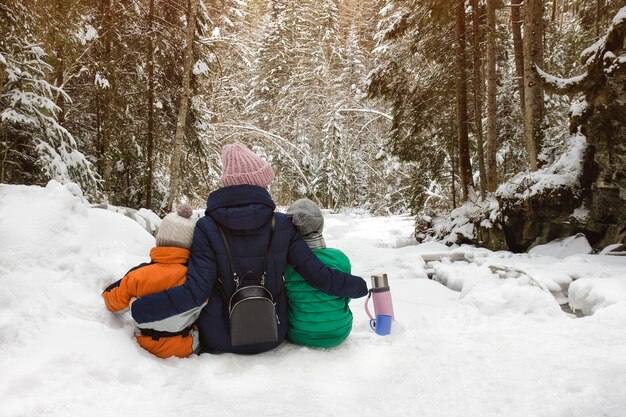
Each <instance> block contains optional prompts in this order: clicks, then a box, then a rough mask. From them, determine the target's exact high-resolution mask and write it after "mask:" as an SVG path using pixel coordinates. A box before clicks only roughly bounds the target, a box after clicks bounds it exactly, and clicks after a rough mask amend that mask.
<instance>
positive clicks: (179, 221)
mask: <svg viewBox="0 0 626 417" xmlns="http://www.w3.org/2000/svg"><path fill="white" fill-rule="evenodd" d="M196 221H198V218H197V216H194V214H193V210H192V208H191V206H190V205H189V204H186V203H185V204H181V205H180V206H178V207H177V208H176V212H175V213H170V214H168V215H167V216H165V217H164V218H163V221H162V222H161V226H160V227H159V230H158V231H157V235H156V245H157V246H174V247H177V248H183V249H189V248H191V241H192V240H193V230H194V229H195V227H196Z"/></svg>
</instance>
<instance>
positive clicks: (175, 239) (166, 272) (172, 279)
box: [102, 204, 201, 358]
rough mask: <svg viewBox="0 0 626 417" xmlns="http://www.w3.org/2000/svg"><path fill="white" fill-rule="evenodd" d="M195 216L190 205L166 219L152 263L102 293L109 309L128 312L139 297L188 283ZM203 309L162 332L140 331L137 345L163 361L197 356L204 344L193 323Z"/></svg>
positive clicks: (175, 320) (176, 320) (175, 319)
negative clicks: (164, 359)
mask: <svg viewBox="0 0 626 417" xmlns="http://www.w3.org/2000/svg"><path fill="white" fill-rule="evenodd" d="M193 217H194V216H193V210H192V209H191V207H190V206H189V205H188V204H183V205H181V206H179V207H178V209H177V210H176V213H170V214H168V215H167V216H165V218H164V219H163V222H162V223H161V226H160V227H159V230H158V232H157V235H156V247H154V248H152V249H151V250H150V258H151V262H150V263H145V264H141V265H138V266H136V267H134V268H132V269H131V270H130V271H128V272H127V273H126V275H125V276H124V277H123V278H122V279H120V280H119V281H116V282H114V283H113V284H111V285H109V286H108V287H107V288H106V289H105V290H104V292H103V293H102V297H104V302H105V303H106V306H107V308H108V309H109V310H111V311H113V312H116V313H121V312H125V311H127V310H128V308H129V307H130V304H131V303H132V302H133V301H134V299H135V298H139V297H143V296H146V295H149V294H153V293H157V292H160V291H165V290H167V289H169V288H172V287H176V286H178V285H181V284H183V283H184V282H185V274H186V273H187V261H188V260H189V255H190V250H189V248H191V241H192V239H193V231H194V228H195V225H196V220H197V218H193ZM200 310H201V308H198V309H197V311H194V312H193V314H190V315H187V316H186V317H182V318H181V317H173V318H172V319H173V320H172V322H170V323H160V324H159V325H160V326H161V328H159V329H155V328H148V327H144V328H139V329H138V334H137V335H136V337H137V343H139V345H140V346H141V347H143V348H144V349H146V350H147V351H149V352H151V353H153V354H154V355H156V356H158V357H160V358H169V357H171V356H178V357H179V358H184V357H187V356H189V355H191V354H192V353H197V352H198V351H199V348H200V342H199V337H198V331H197V330H196V329H195V328H193V327H192V324H193V322H194V321H196V319H197V318H198V316H199V315H200Z"/></svg>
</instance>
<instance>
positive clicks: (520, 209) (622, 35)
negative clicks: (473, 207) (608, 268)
mask: <svg viewBox="0 0 626 417" xmlns="http://www.w3.org/2000/svg"><path fill="white" fill-rule="evenodd" d="M582 59H583V61H584V64H585V68H586V72H585V74H584V75H582V76H579V77H574V78H571V79H559V78H556V77H552V76H550V75H549V74H546V73H545V72H543V71H541V70H540V69H538V68H536V70H537V73H538V75H539V76H540V78H541V80H542V83H543V85H544V87H545V89H546V90H547V91H548V92H551V93H557V94H575V93H582V96H581V97H580V99H578V101H577V102H576V103H575V104H574V105H573V106H572V109H571V111H570V133H571V134H572V136H573V137H575V136H576V135H577V136H578V137H584V140H585V141H586V148H585V149H584V151H583V152H581V155H580V156H581V158H582V162H581V165H580V172H577V173H576V182H575V183H574V184H566V183H564V184H556V185H555V186H553V187H550V186H548V187H545V188H542V189H541V191H540V192H537V193H532V192H531V193H526V194H524V193H516V192H512V193H501V194H500V195H499V196H498V202H499V204H500V208H501V215H502V224H501V225H500V226H501V228H502V230H503V233H504V235H505V237H506V242H507V245H508V247H509V248H510V249H511V250H514V251H523V250H526V249H528V248H529V247H530V246H532V245H534V244H539V243H545V242H547V241H550V240H553V239H556V238H561V237H565V236H571V235H574V234H576V233H584V234H585V235H586V236H587V239H588V240H589V242H590V243H591V244H592V245H593V246H594V247H595V248H602V247H604V246H606V245H608V244H612V243H622V244H626V7H624V8H622V9H621V10H620V12H619V13H618V14H617V16H616V17H615V18H614V19H613V22H612V24H611V26H610V27H609V30H608V32H607V34H606V36H605V37H603V38H602V39H600V40H599V41H598V42H596V44H594V45H593V46H592V47H590V48H588V49H587V50H585V51H584V52H583V54H582ZM572 146H574V145H572ZM555 172H557V173H558V170H555ZM533 174H534V173H533ZM570 174H571V173H570ZM538 178H540V175H535V176H534V177H533V176H531V177H529V181H530V182H531V183H530V184H521V183H518V184H516V186H517V187H518V188H520V190H516V191H523V190H521V188H524V187H525V188H526V189H527V190H528V189H531V188H532V187H533V186H534V184H533V183H532V182H533V181H535V180H538ZM520 196H521V198H520Z"/></svg>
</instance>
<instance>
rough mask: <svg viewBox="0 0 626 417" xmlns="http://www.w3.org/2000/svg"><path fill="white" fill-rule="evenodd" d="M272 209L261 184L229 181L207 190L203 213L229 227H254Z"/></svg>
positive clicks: (273, 206)
mask: <svg viewBox="0 0 626 417" xmlns="http://www.w3.org/2000/svg"><path fill="white" fill-rule="evenodd" d="M275 209H276V204H274V201H273V200H272V197H271V196H270V193H269V192H268V191H267V190H266V189H265V188H262V187H258V186H255V185H233V186H230V187H224V188H220V189H219V190H217V191H214V192H212V193H211V194H209V197H208V199H207V207H206V210H205V212H204V214H206V215H207V216H209V217H211V218H212V219H213V220H215V221H216V222H217V223H219V224H220V225H222V226H224V227H227V228H229V229H233V230H254V229H258V228H259V227H261V226H264V225H266V224H267V223H268V222H269V221H270V219H271V217H272V214H273V213H274V210H275Z"/></svg>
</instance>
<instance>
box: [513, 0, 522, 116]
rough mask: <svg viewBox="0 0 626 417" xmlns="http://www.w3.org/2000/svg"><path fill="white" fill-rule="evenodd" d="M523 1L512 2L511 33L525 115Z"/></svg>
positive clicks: (518, 85)
mask: <svg viewBox="0 0 626 417" xmlns="http://www.w3.org/2000/svg"><path fill="white" fill-rule="evenodd" d="M522 1H523V0H511V32H512V33H513V54H514V56H515V77H516V78H517V89H518V92H519V97H520V108H521V109H522V114H524V45H523V43H522V13H521V7H522Z"/></svg>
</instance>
